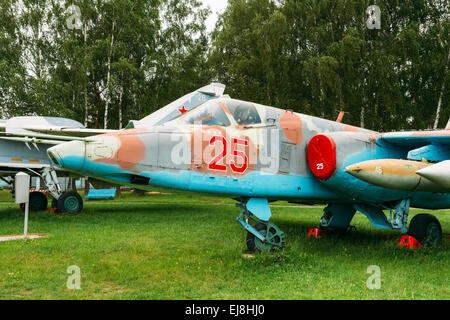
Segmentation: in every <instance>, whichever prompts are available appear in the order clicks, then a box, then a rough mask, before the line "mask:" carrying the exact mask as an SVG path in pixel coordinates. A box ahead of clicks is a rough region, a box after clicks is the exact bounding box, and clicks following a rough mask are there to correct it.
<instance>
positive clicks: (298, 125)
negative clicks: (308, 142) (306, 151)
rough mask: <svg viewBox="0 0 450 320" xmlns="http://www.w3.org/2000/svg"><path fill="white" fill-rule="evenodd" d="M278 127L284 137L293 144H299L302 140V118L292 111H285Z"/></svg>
mask: <svg viewBox="0 0 450 320" xmlns="http://www.w3.org/2000/svg"><path fill="white" fill-rule="evenodd" d="M280 127H281V129H282V130H283V132H284V134H285V135H286V138H288V139H289V141H290V142H292V143H294V144H300V143H302V141H303V133H302V119H300V117H298V116H297V115H296V114H295V113H294V112H292V111H285V112H284V114H283V116H282V117H281V119H280Z"/></svg>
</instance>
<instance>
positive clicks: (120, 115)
mask: <svg viewBox="0 0 450 320" xmlns="http://www.w3.org/2000/svg"><path fill="white" fill-rule="evenodd" d="M122 96H123V87H122V86H120V89H119V130H120V129H122V125H123V123H122V122H123V115H122Z"/></svg>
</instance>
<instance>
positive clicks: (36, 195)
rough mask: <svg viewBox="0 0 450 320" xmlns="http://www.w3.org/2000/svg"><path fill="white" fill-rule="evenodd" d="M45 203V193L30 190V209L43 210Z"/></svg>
mask: <svg viewBox="0 0 450 320" xmlns="http://www.w3.org/2000/svg"><path fill="white" fill-rule="evenodd" d="M47 205H48V200H47V197H46V195H45V194H43V193H42V192H38V191H33V192H30V211H44V210H45V209H47Z"/></svg>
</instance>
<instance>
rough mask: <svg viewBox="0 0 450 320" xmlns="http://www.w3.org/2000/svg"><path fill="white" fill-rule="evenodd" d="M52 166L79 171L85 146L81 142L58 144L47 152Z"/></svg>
mask: <svg viewBox="0 0 450 320" xmlns="http://www.w3.org/2000/svg"><path fill="white" fill-rule="evenodd" d="M47 154H48V157H49V158H50V160H51V161H52V163H53V165H54V166H56V167H58V168H62V169H68V170H81V169H82V168H83V165H84V160H85V155H86V145H85V142H83V141H70V142H65V143H62V144H59V145H57V146H54V147H52V148H49V149H48V150H47Z"/></svg>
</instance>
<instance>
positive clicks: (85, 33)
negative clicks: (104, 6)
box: [84, 21, 89, 128]
mask: <svg viewBox="0 0 450 320" xmlns="http://www.w3.org/2000/svg"><path fill="white" fill-rule="evenodd" d="M86 42H87V23H86V21H85V22H84V57H85V59H86ZM84 63H86V61H84ZM86 72H87V70H86ZM86 76H87V75H86ZM88 120H89V106H88V102H87V81H85V83H84V126H85V127H86V128H87V127H88Z"/></svg>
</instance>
